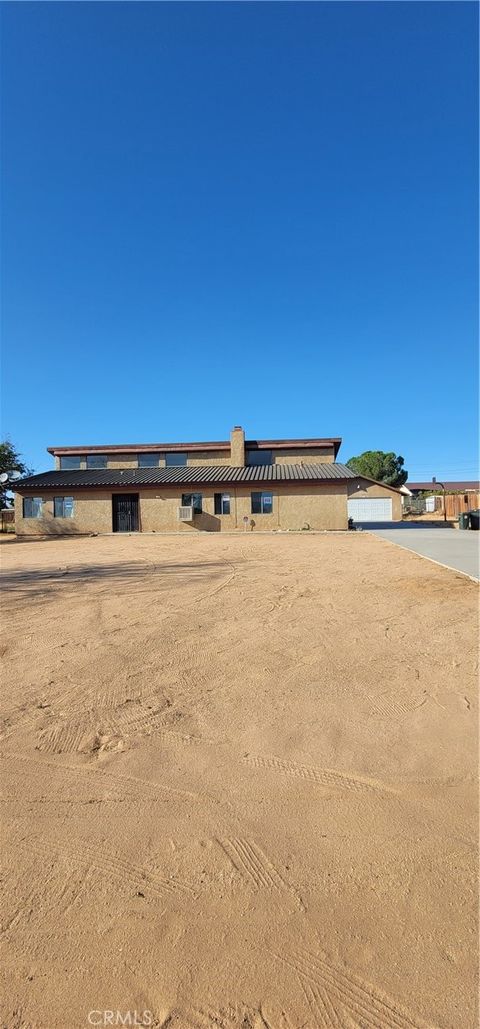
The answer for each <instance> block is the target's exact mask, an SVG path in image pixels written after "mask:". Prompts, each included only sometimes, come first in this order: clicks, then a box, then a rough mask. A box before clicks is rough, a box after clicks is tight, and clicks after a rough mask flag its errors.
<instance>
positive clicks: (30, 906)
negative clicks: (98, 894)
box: [0, 858, 94, 933]
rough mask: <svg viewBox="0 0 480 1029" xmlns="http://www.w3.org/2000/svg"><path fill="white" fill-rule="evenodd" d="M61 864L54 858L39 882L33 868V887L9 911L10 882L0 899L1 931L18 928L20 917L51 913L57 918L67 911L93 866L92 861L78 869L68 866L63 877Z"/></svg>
mask: <svg viewBox="0 0 480 1029" xmlns="http://www.w3.org/2000/svg"><path fill="white" fill-rule="evenodd" d="M63 866H64V862H63V861H62V859H61V858H60V860H58V859H57V860H56V861H55V865H54V868H53V869H52V870H51V872H50V873H49V874H47V878H46V879H45V878H44V879H41V881H40V882H39V880H38V870H35V869H32V873H31V881H32V882H33V883H34V885H33V887H32V888H31V889H30V890H29V891H28V892H27V894H26V896H25V897H24V898H23V899H22V901H21V903H20V904H16V905H15V907H14V908H13V910H10V912H9V911H8V900H9V899H10V900H11V899H12V897H11V886H9V890H8V895H7V896H6V897H5V898H4V899H2V909H3V910H4V911H5V913H6V919H5V922H3V923H2V925H1V926H0V932H2V933H4V932H8V931H9V930H11V929H15V930H17V929H18V927H19V926H20V925H21V923H22V921H29V920H30V919H31V918H33V919H34V920H36V919H37V920H38V919H40V920H41V921H43V920H44V919H45V917H46V916H47V915H53V914H54V915H55V918H56V919H58V918H62V917H64V916H65V915H66V914H67V912H68V911H69V910H70V909H71V908H72V907H73V906H74V905H75V904H76V903H77V901H78V899H79V897H80V896H81V894H82V893H83V892H84V891H85V889H86V887H87V885H88V883H89V881H90V879H91V877H92V873H93V871H94V869H93V865H89V866H87V868H86V869H85V870H81V871H79V870H78V869H67V870H65V878H63V879H62V868H63Z"/></svg>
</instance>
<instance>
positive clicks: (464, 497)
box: [440, 493, 480, 518]
mask: <svg viewBox="0 0 480 1029" xmlns="http://www.w3.org/2000/svg"><path fill="white" fill-rule="evenodd" d="M445 506H446V509H447V518H458V516H459V514H462V512H463V511H475V510H476V509H477V508H478V507H480V493H447V494H446V496H445ZM440 510H443V497H442V499H441V501H440Z"/></svg>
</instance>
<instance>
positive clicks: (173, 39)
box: [2, 2, 478, 479]
mask: <svg viewBox="0 0 480 1029" xmlns="http://www.w3.org/2000/svg"><path fill="white" fill-rule="evenodd" d="M2 19H3V150H4V170H3V192H2V214H3V252H2V266H3V271H2V274H3V375H2V386H3V423H2V428H3V432H4V433H8V434H9V435H10V436H11V438H12V440H13V441H14V442H15V443H16V444H17V445H18V447H19V448H20V449H21V450H22V451H23V453H24V455H25V458H26V460H27V461H28V463H29V464H30V465H32V466H33V467H34V468H35V469H36V470H37V471H40V470H41V469H42V468H46V467H49V466H50V461H51V459H50V457H49V455H47V454H46V453H45V447H46V446H48V445H51V444H83V443H118V442H141V441H144V442H150V441H152V442H154V441H168V440H187V441H188V440H195V439H218V438H220V439H222V438H225V437H226V436H227V435H228V432H229V430H230V428H231V426H232V425H233V424H235V423H240V424H242V425H244V427H245V429H246V431H247V435H248V436H249V437H253V438H254V437H260V438H265V437H279V436H324V435H325V436H330V435H337V434H338V435H341V436H343V440H344V443H343V447H342V449H341V451H340V455H339V456H340V459H343V460H346V459H347V458H349V457H350V456H352V455H353V454H358V453H360V452H361V451H363V450H366V449H381V450H395V451H396V452H397V453H401V454H403V456H404V457H405V461H406V467H407V468H408V469H409V472H410V478H411V479H412V478H422V479H423V478H427V477H430V476H431V475H432V474H436V475H437V476H438V477H442V476H444V477H448V478H453V477H460V478H472V477H473V476H474V474H475V465H476V436H477V433H476V431H475V419H476V410H477V392H478V378H477V368H476V348H477V286H476V282H477V263H476V252H477V209H476V191H477V190H476V183H477V166H476V161H477V156H476V155H477V138H476V125H477V110H476V83H477V78H476V76H477V68H476V44H477V30H476V21H477V8H476V5H475V4H473V3H472V4H470V3H457V2H455V3H448V2H447V3H435V2H432V3H430V2H428V3H373V4H370V3H352V4H351V3H338V4H336V3H333V4H330V3H319V4H310V3H307V4H302V3H296V4H290V3H283V4H276V3H265V4H246V3H245V4H243V3H239V4H237V3H230V4H227V3H225V4H221V3H214V4H210V3H193V4H190V3H179V4H169V3H163V4H153V3H151V4H150V3H147V4H143V3H132V4H130V3H123V4H116V3H103V4H96V3H80V4H78V3H68V4H57V3H55V4H50V3H41V4H38V3H37V4H30V3H22V4H18V3H7V4H4V5H3V12H2Z"/></svg>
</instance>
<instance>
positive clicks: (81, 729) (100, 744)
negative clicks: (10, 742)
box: [35, 708, 180, 754]
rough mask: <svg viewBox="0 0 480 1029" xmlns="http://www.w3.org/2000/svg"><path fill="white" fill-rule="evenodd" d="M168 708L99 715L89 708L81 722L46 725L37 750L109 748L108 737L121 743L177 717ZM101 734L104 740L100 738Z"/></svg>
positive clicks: (148, 733)
mask: <svg viewBox="0 0 480 1029" xmlns="http://www.w3.org/2000/svg"><path fill="white" fill-rule="evenodd" d="M168 710H169V709H168V708H166V709H165V708H161V709H160V710H159V711H157V712H156V713H153V714H152V712H150V711H149V712H147V713H143V714H138V715H136V716H135V715H133V717H131V716H130V715H129V714H127V712H115V713H114V714H113V715H112V713H111V712H109V713H108V714H107V715H106V716H105V717H104V718H102V711H101V709H100V710H98V709H97V710H96V711H95V712H91V713H90V714H89V715H87V716H86V717H85V719H83V720H82V721H81V722H77V723H66V724H64V725H59V726H58V725H57V726H54V727H53V728H51V729H45V730H43V731H42V733H41V734H40V738H39V741H38V743H37V744H36V748H35V749H36V750H39V751H40V752H42V753H46V754H71V753H78V752H80V753H83V752H86V753H91V752H94V751H96V750H108V749H112V748H111V747H109V744H108V737H110V739H111V741H112V745H113V746H114V745H115V743H120V742H121V741H122V740H124V739H128V738H129V737H131V736H136V735H142V736H150V735H151V734H152V733H154V732H157V730H159V729H160V730H161V729H165V728H166V727H167V726H168V725H169V724H170V723H171V721H172V719H174V720H177V719H178V718H179V717H180V715H179V714H178V713H177V719H175V718H174V714H173V712H172V713H171V714H165V713H164V712H165V711H168ZM102 738H103V740H102Z"/></svg>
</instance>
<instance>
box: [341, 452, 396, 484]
mask: <svg viewBox="0 0 480 1029" xmlns="http://www.w3.org/2000/svg"><path fill="white" fill-rule="evenodd" d="M403 464H404V460H403V457H397V455H396V454H393V453H390V454H385V453H384V452H383V450H365V452H364V453H363V454H360V455H359V456H358V457H351V458H350V460H349V461H347V466H348V467H349V468H351V469H352V471H353V472H355V473H356V474H357V475H365V476H366V477H367V479H376V480H377V482H384V483H385V485H386V486H403V484H404V482H406V481H407V479H408V472H407V471H406V470H405V468H404V467H403Z"/></svg>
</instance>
